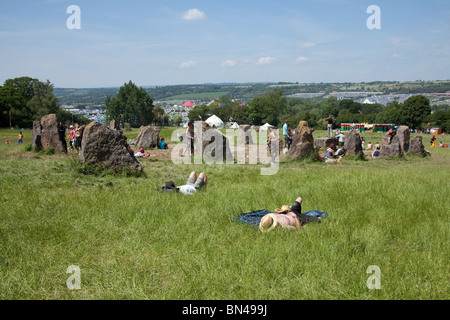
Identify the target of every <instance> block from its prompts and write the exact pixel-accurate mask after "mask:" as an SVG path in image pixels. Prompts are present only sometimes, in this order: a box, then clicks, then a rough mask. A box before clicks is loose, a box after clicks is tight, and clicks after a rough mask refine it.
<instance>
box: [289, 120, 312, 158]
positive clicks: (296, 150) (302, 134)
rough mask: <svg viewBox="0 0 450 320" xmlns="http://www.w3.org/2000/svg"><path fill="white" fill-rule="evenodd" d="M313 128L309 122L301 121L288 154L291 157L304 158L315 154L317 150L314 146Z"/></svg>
mask: <svg viewBox="0 0 450 320" xmlns="http://www.w3.org/2000/svg"><path fill="white" fill-rule="evenodd" d="M312 133H313V130H311V128H310V127H309V125H308V122H306V121H301V122H300V123H299V125H298V127H297V129H295V135H294V137H293V138H292V145H291V148H290V149H289V151H288V152H287V154H286V155H287V156H288V157H290V158H302V157H308V156H311V155H314V154H315V152H316V150H315V148H314V138H313V135H312Z"/></svg>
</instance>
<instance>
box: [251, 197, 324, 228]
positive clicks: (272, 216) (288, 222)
mask: <svg viewBox="0 0 450 320" xmlns="http://www.w3.org/2000/svg"><path fill="white" fill-rule="evenodd" d="M302 202H303V199H302V198H300V197H298V198H297V200H295V202H294V204H293V205H292V206H290V207H289V206H286V205H284V206H282V207H281V209H275V212H276V213H269V214H267V215H265V216H264V217H263V218H262V219H261V222H260V224H259V230H260V231H261V232H268V231H271V230H273V229H274V228H275V227H276V226H277V225H280V226H281V227H282V228H284V229H289V230H300V229H301V228H302V226H304V225H305V224H308V223H311V222H315V221H316V222H319V223H320V222H321V220H322V219H321V218H318V217H314V216H307V215H304V214H302Z"/></svg>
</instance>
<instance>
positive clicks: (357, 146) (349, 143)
mask: <svg viewBox="0 0 450 320" xmlns="http://www.w3.org/2000/svg"><path fill="white" fill-rule="evenodd" d="M344 148H345V149H346V150H347V155H349V156H352V157H361V158H364V152H363V149H362V143H361V136H360V135H359V133H358V132H356V131H354V130H353V131H350V132H349V133H348V134H347V136H346V137H345V143H344Z"/></svg>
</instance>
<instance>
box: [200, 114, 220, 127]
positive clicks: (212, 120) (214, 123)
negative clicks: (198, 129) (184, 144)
mask: <svg viewBox="0 0 450 320" xmlns="http://www.w3.org/2000/svg"><path fill="white" fill-rule="evenodd" d="M205 122H206V123H207V124H209V125H210V126H211V127H212V126H216V128H217V129H223V126H224V124H223V121H222V120H220V118H219V117H217V116H216V115H213V116H211V117H209V118H208V119H207V120H206V121H205Z"/></svg>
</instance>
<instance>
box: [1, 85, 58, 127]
mask: <svg viewBox="0 0 450 320" xmlns="http://www.w3.org/2000/svg"><path fill="white" fill-rule="evenodd" d="M59 110H60V108H59V104H58V99H57V98H56V96H55V95H54V93H53V85H52V84H51V83H50V81H48V80H47V81H46V82H40V81H39V80H38V79H33V78H30V77H21V78H15V79H8V80H6V81H5V83H4V85H3V86H2V87H0V115H1V117H0V126H6V125H8V126H9V119H8V118H9V117H8V113H9V111H12V119H13V125H17V126H19V127H28V128H29V127H31V126H32V124H33V121H34V120H39V119H40V118H41V117H42V116H43V115H46V114H49V113H57V112H59Z"/></svg>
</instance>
